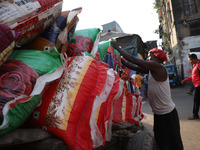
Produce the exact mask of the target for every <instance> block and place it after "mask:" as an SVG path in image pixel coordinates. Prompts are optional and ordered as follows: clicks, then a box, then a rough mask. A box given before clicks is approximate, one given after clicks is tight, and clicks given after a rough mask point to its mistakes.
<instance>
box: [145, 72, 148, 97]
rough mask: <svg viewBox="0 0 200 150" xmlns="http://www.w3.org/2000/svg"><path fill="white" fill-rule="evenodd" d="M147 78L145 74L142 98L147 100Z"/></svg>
mask: <svg viewBox="0 0 200 150" xmlns="http://www.w3.org/2000/svg"><path fill="white" fill-rule="evenodd" d="M148 78H149V74H145V75H144V97H145V98H147V97H148V95H147V92H148Z"/></svg>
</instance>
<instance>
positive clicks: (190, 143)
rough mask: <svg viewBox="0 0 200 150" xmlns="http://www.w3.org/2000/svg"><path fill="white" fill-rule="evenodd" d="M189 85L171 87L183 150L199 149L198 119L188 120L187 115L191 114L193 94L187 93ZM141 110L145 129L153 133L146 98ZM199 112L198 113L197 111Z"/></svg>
mask: <svg viewBox="0 0 200 150" xmlns="http://www.w3.org/2000/svg"><path fill="white" fill-rule="evenodd" d="M189 89H190V86H189V85H185V86H178V87H175V88H172V89H171V93H172V99H173V101H174V102H175V104H176V108H177V111H178V114H179V119H180V127H181V136H182V140H183V145H184V150H200V119H198V120H188V119H187V117H188V116H191V115H192V108H193V95H192V96H190V95H188V94H187V92H188V91H189ZM144 102H145V104H144V105H143V108H142V112H143V113H144V114H146V119H143V120H142V121H141V122H142V123H143V125H144V127H145V130H149V131H150V132H152V133H153V131H152V130H153V115H152V111H151V108H150V106H149V103H148V99H144ZM199 114H200V113H199Z"/></svg>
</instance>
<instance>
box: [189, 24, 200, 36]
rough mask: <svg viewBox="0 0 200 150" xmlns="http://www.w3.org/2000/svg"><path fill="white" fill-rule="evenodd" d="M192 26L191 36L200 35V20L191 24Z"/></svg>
mask: <svg viewBox="0 0 200 150" xmlns="http://www.w3.org/2000/svg"><path fill="white" fill-rule="evenodd" d="M189 24H190V36H195V35H200V20H199V21H195V22H191V23H189Z"/></svg>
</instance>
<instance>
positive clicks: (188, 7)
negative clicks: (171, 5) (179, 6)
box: [183, 0, 197, 15]
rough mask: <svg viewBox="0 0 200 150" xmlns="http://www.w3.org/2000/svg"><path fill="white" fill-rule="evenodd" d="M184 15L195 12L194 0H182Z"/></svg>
mask: <svg viewBox="0 0 200 150" xmlns="http://www.w3.org/2000/svg"><path fill="white" fill-rule="evenodd" d="M183 5H184V13H185V15H192V14H196V13H197V7H196V3H195V0H183Z"/></svg>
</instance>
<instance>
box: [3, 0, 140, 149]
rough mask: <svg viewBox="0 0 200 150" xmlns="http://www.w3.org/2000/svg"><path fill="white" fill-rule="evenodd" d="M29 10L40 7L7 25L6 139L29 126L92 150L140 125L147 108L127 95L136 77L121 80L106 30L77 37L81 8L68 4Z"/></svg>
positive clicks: (118, 61) (84, 32)
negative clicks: (119, 126)
mask: <svg viewBox="0 0 200 150" xmlns="http://www.w3.org/2000/svg"><path fill="white" fill-rule="evenodd" d="M27 3H28V4H24V5H29V3H31V5H33V4H34V5H33V6H34V7H33V9H31V10H32V11H31V12H30V11H29V12H27V13H23V14H21V17H16V19H15V20H14V19H11V18H10V20H8V19H6V20H0V21H1V23H2V24H4V25H1V26H0V27H1V28H2V29H1V30H2V32H0V35H2V37H4V41H6V42H7V44H6V45H4V46H2V47H3V50H1V53H0V54H1V66H0V83H1V84H0V123H1V125H0V134H1V135H2V134H5V133H7V132H8V131H10V130H13V129H15V128H17V127H19V126H20V125H22V124H23V123H24V122H25V121H26V125H31V126H35V127H42V128H44V129H46V130H47V131H49V132H51V133H52V134H54V135H56V136H57V137H59V138H60V139H62V140H63V141H64V142H65V143H66V145H68V146H69V147H70V148H72V149H87V150H89V149H92V148H97V147H99V146H103V145H104V144H105V141H109V140H111V135H112V134H111V128H112V124H113V123H117V122H129V123H134V124H138V123H139V121H140V120H141V119H142V118H143V114H142V113H141V104H142V101H141V99H140V97H139V95H135V94H134V93H132V92H130V91H129V90H128V88H127V84H126V83H127V80H128V79H129V78H130V75H131V74H130V70H129V71H128V72H127V74H126V76H125V77H122V76H121V74H120V71H121V70H122V69H124V68H122V65H121V58H120V55H119V53H118V52H117V51H116V50H115V49H114V48H113V47H112V46H111V44H110V42H109V41H105V42H101V43H99V39H100V29H99V28H91V29H84V30H75V28H76V25H77V23H78V21H79V19H78V17H77V15H78V14H79V13H80V12H81V8H78V9H74V10H71V11H64V12H60V10H61V7H62V5H61V4H62V1H51V0H50V1H42V0H36V1H33V2H32V1H29V2H27ZM5 4H6V7H8V8H10V7H11V6H12V5H13V6H12V7H14V6H16V5H17V4H20V3H19V2H18V1H17V0H15V3H14V4H10V3H8V2H3V3H0V5H3V6H4V5H5ZM46 4H47V5H46ZM31 5H30V6H31ZM20 6H21V5H19V6H18V7H20ZM44 6H45V7H44ZM21 7H22V6H21ZM21 9H22V8H21ZM46 11H48V15H49V14H50V16H46V14H47V12H46ZM10 14H11V13H10ZM25 14H26V15H25ZM40 16H42V20H40V19H41V17H40ZM27 24H29V25H28V26H27ZM30 24H31V25H32V26H30ZM14 25H15V26H14ZM1 40H2V39H1ZM15 41H16V43H17V45H15ZM0 43H5V42H3V41H1V42H0ZM1 45H3V44H1ZM8 48H9V52H7V51H8V50H7V49H8ZM13 49H14V50H13ZM7 53H8V54H7Z"/></svg>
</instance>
